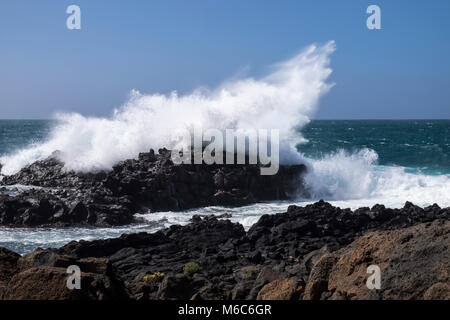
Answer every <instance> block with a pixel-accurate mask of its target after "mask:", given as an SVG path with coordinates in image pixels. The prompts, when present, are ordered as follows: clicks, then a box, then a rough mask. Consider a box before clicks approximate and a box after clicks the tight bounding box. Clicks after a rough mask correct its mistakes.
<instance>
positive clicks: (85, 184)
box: [0, 149, 308, 227]
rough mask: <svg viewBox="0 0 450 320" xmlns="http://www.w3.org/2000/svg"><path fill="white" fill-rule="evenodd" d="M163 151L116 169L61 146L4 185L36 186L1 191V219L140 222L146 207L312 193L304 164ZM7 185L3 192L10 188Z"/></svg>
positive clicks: (17, 223)
mask: <svg viewBox="0 0 450 320" xmlns="http://www.w3.org/2000/svg"><path fill="white" fill-rule="evenodd" d="M170 155H171V153H170V151H169V150H167V149H160V150H159V152H158V154H156V153H155V152H154V151H153V150H150V151H149V152H147V153H141V154H139V156H138V158H137V159H129V160H125V161H122V162H120V163H118V164H116V165H115V166H114V167H113V170H111V171H98V172H95V173H77V172H73V171H67V170H64V164H63V163H62V162H61V161H59V160H58V158H59V154H58V152H55V153H54V154H53V155H52V156H51V157H49V158H47V159H45V160H42V161H37V162H35V163H33V164H31V165H29V166H27V167H25V168H23V169H22V170H21V171H20V172H18V173H17V174H14V175H11V176H5V177H3V180H2V181H1V184H2V185H4V186H14V185H26V186H35V187H36V188H33V189H28V190H25V191H23V192H20V193H17V194H14V195H10V194H9V193H8V192H7V191H8V190H9V189H7V188H5V187H4V188H3V189H0V225H2V226H8V227H49V226H53V227H64V226H74V225H77V226H83V225H84V226H96V227H110V226H118V225H127V224H130V223H132V222H134V220H135V217H134V215H135V214H136V213H139V212H158V211H181V210H186V209H191V208H198V207H205V206H213V205H221V206H242V205H248V204H252V203H256V202H259V201H267V200H286V199H289V198H291V197H294V196H298V195H303V196H305V197H307V196H308V194H307V191H306V189H305V188H304V186H303V179H302V177H303V175H304V174H305V173H306V167H305V166H304V165H292V166H280V169H279V171H278V173H277V174H276V175H273V176H262V175H260V166H259V165H195V164H182V165H174V163H173V162H172V160H171V156H170ZM2 191H3V192H2Z"/></svg>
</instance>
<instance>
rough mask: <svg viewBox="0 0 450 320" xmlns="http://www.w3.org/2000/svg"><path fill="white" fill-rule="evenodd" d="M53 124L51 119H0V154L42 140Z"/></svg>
mask: <svg viewBox="0 0 450 320" xmlns="http://www.w3.org/2000/svg"><path fill="white" fill-rule="evenodd" d="M54 124H55V122H54V121H51V120H0V156H2V155H5V154H8V153H12V152H14V151H17V150H20V149H22V148H25V147H27V146H29V145H30V144H34V143H39V142H41V141H43V140H44V139H45V138H47V137H48V135H49V133H50V131H51V129H52V127H53V126H54Z"/></svg>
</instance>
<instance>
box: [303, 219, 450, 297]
mask: <svg viewBox="0 0 450 320" xmlns="http://www.w3.org/2000/svg"><path fill="white" fill-rule="evenodd" d="M370 265H377V266H379V267H380V269H381V289H380V290H376V289H375V290H369V289H368V288H367V286H366V281H367V278H368V276H369V275H368V274H367V267H368V266H370ZM449 266H450V221H444V220H436V221H434V222H432V223H425V224H420V225H417V226H413V227H410V228H405V229H400V230H394V231H379V232H375V233H369V234H366V235H365V236H363V237H361V238H360V239H358V240H356V241H355V242H353V243H352V244H350V245H349V246H347V247H345V248H343V249H341V250H339V251H337V252H335V253H333V254H328V255H325V256H323V257H322V258H321V259H320V260H319V262H318V263H317V264H316V265H315V266H314V267H313V270H312V271H311V275H310V278H309V281H308V284H307V288H306V292H305V296H304V299H319V298H322V299H355V300H356V299H357V300H361V299H383V300H385V299H386V300H399V299H400V300H403V299H405V300H406V299H408V300H409V299H446V298H448V297H449V295H450V289H449V284H450V269H449Z"/></svg>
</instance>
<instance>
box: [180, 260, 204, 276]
mask: <svg viewBox="0 0 450 320" xmlns="http://www.w3.org/2000/svg"><path fill="white" fill-rule="evenodd" d="M201 269H202V268H201V267H200V266H199V265H198V263H196V262H188V263H186V264H185V265H184V268H183V271H184V275H185V276H192V275H193V274H194V273H197V272H199V271H200V270H201Z"/></svg>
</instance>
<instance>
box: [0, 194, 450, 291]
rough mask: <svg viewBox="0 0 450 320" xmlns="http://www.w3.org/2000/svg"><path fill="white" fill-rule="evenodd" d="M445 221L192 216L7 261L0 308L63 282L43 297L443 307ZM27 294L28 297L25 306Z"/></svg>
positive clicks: (340, 214)
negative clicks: (438, 302) (372, 279)
mask: <svg viewBox="0 0 450 320" xmlns="http://www.w3.org/2000/svg"><path fill="white" fill-rule="evenodd" d="M449 221H450V209H449V208H447V209H441V208H439V207H437V206H432V207H429V208H425V209H421V208H418V207H416V206H414V205H412V204H410V203H407V204H406V205H405V207H404V208H402V209H396V210H391V209H387V208H384V207H382V206H375V207H373V208H371V209H369V208H362V209H359V210H355V211H351V210H348V209H340V208H336V207H333V206H331V205H330V204H328V203H326V202H323V201H321V202H317V203H315V204H313V205H308V206H305V207H296V206H292V207H290V208H289V210H288V211H287V212H285V213H280V214H276V215H271V216H263V217H261V218H260V220H259V221H258V222H257V223H256V224H255V225H254V226H253V227H252V228H251V229H250V230H249V231H248V232H245V230H244V228H243V227H242V225H240V224H236V223H232V222H230V221H229V220H223V219H218V218H217V217H214V216H207V217H203V218H202V217H199V216H194V217H193V219H192V223H190V224H188V225H186V226H172V227H170V228H167V229H164V230H160V231H158V232H156V233H152V234H148V233H137V234H128V235H122V236H121V237H119V238H115V239H104V240H95V241H78V242H77V241H73V242H70V243H68V244H67V245H65V246H63V247H62V248H59V249H45V250H43V249H39V250H36V251H34V252H32V253H30V254H28V255H26V256H24V257H18V256H17V255H16V254H14V253H12V252H10V251H4V252H5V254H4V255H1V256H0V273H3V272H4V274H3V275H2V274H0V279H5V282H4V287H3V289H2V288H1V287H0V297H1V296H2V290H3V297H4V298H5V299H6V298H7V299H22V298H25V297H26V298H33V299H35V298H39V295H40V294H39V292H41V291H40V290H41V289H42V288H44V287H45V283H44V282H42V281H41V280H39V279H47V278H48V277H50V276H52V277H54V278H55V279H59V280H55V282H51V281H50V282H49V283H51V284H48V285H47V286H48V287H47V288H48V289H51V287H53V286H55V292H59V293H58V294H57V295H55V296H47V295H44V293H42V295H43V296H42V297H46V298H52V299H136V300H146V299H196V300H201V299H222V300H223V299H240V300H241V299H295V300H297V299H351V298H353V299H368V298H370V299H409V298H413V299H422V298H441V297H446V296H447V288H448V285H449V279H448V273H447V269H448V266H449V265H450V257H449V249H448V248H449V224H450V222H449ZM2 257H3V258H2ZM371 264H376V265H379V266H380V268H381V269H382V289H381V290H380V291H371V290H369V289H367V287H366V284H365V282H366V279H367V277H368V275H367V274H366V270H367V266H369V265H371ZM69 265H78V266H79V267H80V269H81V271H82V272H83V273H84V274H86V275H85V276H86V282H84V284H85V286H84V287H83V290H86V292H81V294H82V295H81V296H79V295H78V294H80V293H70V292H69V293H68V292H65V291H64V290H62V287H59V286H61V281H63V280H65V277H66V276H67V275H65V274H64V272H65V271H66V268H67V267H68V266H69ZM2 266H5V267H4V268H2ZM55 268H57V269H58V268H59V269H58V270H55ZM35 274H38V275H40V276H34V275H35ZM6 275H8V276H6ZM11 277H12V279H11ZM8 279H11V280H10V282H8ZM46 282H48V281H46ZM26 287H30V288H34V289H32V290H31V289H30V290H31V291H30V292H32V294H31V295H29V296H27V295H26V292H25V288H26ZM5 288H6V289H5ZM33 290H34V291H33ZM58 290H62V291H58Z"/></svg>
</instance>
